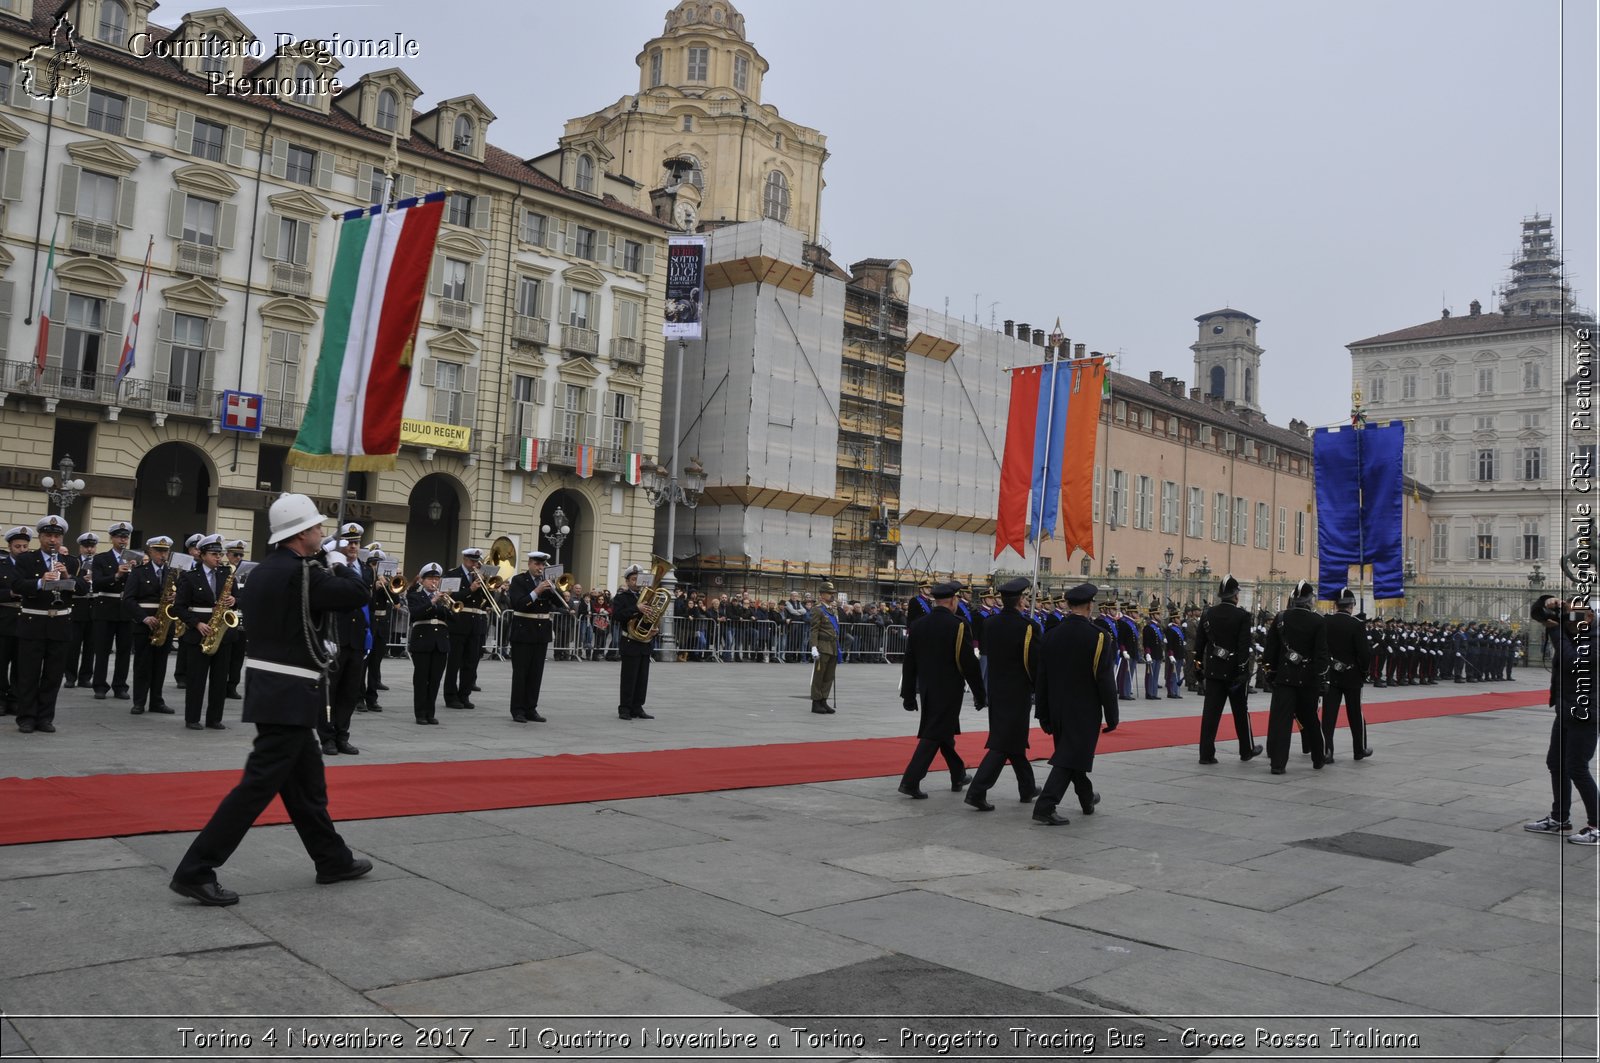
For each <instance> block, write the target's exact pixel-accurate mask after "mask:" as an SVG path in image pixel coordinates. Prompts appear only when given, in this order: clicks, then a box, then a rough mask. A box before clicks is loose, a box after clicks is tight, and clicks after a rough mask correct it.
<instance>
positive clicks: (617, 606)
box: [611, 590, 653, 657]
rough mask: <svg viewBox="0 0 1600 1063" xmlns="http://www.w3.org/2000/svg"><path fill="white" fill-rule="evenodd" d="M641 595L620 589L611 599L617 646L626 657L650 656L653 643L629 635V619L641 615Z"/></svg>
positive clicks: (612, 620)
mask: <svg viewBox="0 0 1600 1063" xmlns="http://www.w3.org/2000/svg"><path fill="white" fill-rule="evenodd" d="M639 615H640V613H639V595H638V592H636V591H630V590H620V591H618V592H617V593H616V594H615V595H614V596H613V597H612V599H611V623H612V625H613V626H615V627H616V629H617V647H618V649H619V650H620V651H621V653H622V656H624V657H648V656H650V650H651V646H652V645H653V643H650V642H640V641H639V640H638V639H635V638H629V637H628V621H630V620H632V619H633V618H634V617H636V616H639Z"/></svg>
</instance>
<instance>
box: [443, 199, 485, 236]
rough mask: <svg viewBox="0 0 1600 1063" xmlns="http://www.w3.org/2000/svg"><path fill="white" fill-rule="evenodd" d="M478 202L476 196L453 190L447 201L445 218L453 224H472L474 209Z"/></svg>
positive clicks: (468, 225) (469, 225)
mask: <svg viewBox="0 0 1600 1063" xmlns="http://www.w3.org/2000/svg"><path fill="white" fill-rule="evenodd" d="M476 203H477V198H476V197H475V196H469V195H467V194H466V193H465V192H451V193H450V198H449V199H448V200H446V201H445V214H444V220H445V221H447V222H449V223H450V224H451V225H464V226H467V227H469V228H470V227H471V226H472V210H473V207H474V206H475V205H476Z"/></svg>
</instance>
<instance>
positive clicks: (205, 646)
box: [200, 569, 239, 657]
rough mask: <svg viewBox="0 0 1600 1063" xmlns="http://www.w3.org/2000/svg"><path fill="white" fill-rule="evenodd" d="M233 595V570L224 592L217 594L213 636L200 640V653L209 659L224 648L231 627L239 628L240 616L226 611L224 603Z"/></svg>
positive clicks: (212, 620) (229, 573) (212, 619)
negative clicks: (223, 638)
mask: <svg viewBox="0 0 1600 1063" xmlns="http://www.w3.org/2000/svg"><path fill="white" fill-rule="evenodd" d="M232 594H233V570H232V569H229V570H228V578H227V579H225V580H223V581H222V590H221V591H220V592H218V594H217V605H216V608H215V609H212V610H211V634H209V635H207V636H206V637H205V638H203V639H201V640H200V652H201V653H203V654H205V655H206V656H207V657H215V656H216V654H217V651H218V650H220V649H221V648H222V636H224V635H226V634H227V633H228V629H229V628H230V627H238V626H239V614H238V613H236V612H234V611H233V610H232V609H226V608H224V607H223V605H222V603H223V602H224V601H225V600H226V599H227V598H228V597H229V596H231V595H232Z"/></svg>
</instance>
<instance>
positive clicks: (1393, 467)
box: [1311, 421, 1405, 599]
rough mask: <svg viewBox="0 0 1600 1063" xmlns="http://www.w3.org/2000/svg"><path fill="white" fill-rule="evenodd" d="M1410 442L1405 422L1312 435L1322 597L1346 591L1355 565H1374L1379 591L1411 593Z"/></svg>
mask: <svg viewBox="0 0 1600 1063" xmlns="http://www.w3.org/2000/svg"><path fill="white" fill-rule="evenodd" d="M1404 448H1405V425H1404V423H1402V422H1400V421H1392V422H1390V423H1389V424H1387V425H1383V426H1381V427H1379V426H1367V427H1365V428H1360V429H1356V428H1338V429H1328V428H1319V429H1317V431H1316V433H1315V434H1314V435H1313V436H1312V440H1311V453H1312V462H1313V465H1314V468H1315V472H1316V490H1317V554H1318V558H1319V571H1318V588H1317V592H1318V596H1319V597H1322V598H1326V599H1332V598H1336V597H1338V594H1339V591H1340V590H1342V589H1343V588H1344V586H1345V584H1346V583H1347V582H1348V581H1349V575H1348V569H1349V567H1350V566H1351V565H1371V566H1372V583H1373V597H1374V598H1380V599H1381V598H1403V597H1404V596H1405V577H1404V571H1405V541H1404V534H1405V533H1404V521H1405V477H1404V475H1403V472H1402V458H1403V453H1402V452H1403V451H1404Z"/></svg>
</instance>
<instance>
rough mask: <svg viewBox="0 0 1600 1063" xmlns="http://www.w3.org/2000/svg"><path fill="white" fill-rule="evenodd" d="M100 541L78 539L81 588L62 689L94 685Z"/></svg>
mask: <svg viewBox="0 0 1600 1063" xmlns="http://www.w3.org/2000/svg"><path fill="white" fill-rule="evenodd" d="M99 545H100V537H99V536H98V535H96V534H95V533H94V532H92V531H87V532H84V533H83V534H82V535H80V536H78V587H77V590H76V591H75V592H74V593H73V595H72V639H71V641H69V642H68V643H67V671H66V675H65V676H64V677H63V678H62V681H61V685H62V686H65V687H86V686H88V685H89V684H91V683H93V682H94V654H95V641H94V637H95V636H94V626H95V625H94V568H93V565H94V555H95V553H96V552H97V551H96V549H95V548H96V547H97V546H99Z"/></svg>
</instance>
